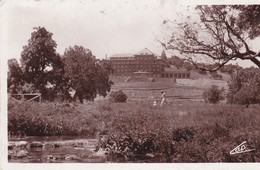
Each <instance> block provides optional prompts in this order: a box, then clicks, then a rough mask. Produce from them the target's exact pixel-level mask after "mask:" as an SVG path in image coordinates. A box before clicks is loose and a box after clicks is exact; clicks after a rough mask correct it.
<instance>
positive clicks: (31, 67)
mask: <svg viewBox="0 0 260 170" xmlns="http://www.w3.org/2000/svg"><path fill="white" fill-rule="evenodd" d="M34 29H35V31H34V32H32V34H31V38H30V39H29V40H28V45H25V46H24V47H23V51H22V53H21V66H20V65H19V63H18V62H17V60H15V59H10V60H9V61H8V66H9V70H8V92H9V93H11V94H17V93H33V92H40V93H41V94H42V97H43V99H44V100H49V101H53V100H71V95H70V90H73V89H74V90H75V91H76V94H75V97H78V98H79V99H80V101H81V102H83V99H86V100H94V98H95V97H96V96H97V95H101V96H106V95H107V92H108V91H110V87H111V84H112V82H111V81H110V80H109V77H108V75H109V73H110V72H112V68H111V66H110V65H108V64H105V63H104V62H102V61H100V60H97V59H96V58H95V56H94V55H92V53H91V51H90V50H89V49H86V48H84V47H82V46H74V47H73V48H72V47H69V48H67V49H66V51H65V53H64V56H63V58H61V57H60V55H59V54H58V53H57V52H56V47H57V44H56V42H55V41H54V40H53V39H52V35H53V34H52V33H51V32H49V31H47V30H46V29H45V28H44V27H37V28H34Z"/></svg>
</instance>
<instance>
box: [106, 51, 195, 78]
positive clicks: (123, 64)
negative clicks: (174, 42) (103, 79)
mask: <svg viewBox="0 0 260 170" xmlns="http://www.w3.org/2000/svg"><path fill="white" fill-rule="evenodd" d="M106 62H107V63H109V64H111V66H112V68H113V70H114V72H113V76H132V75H146V76H148V77H161V78H189V77H190V72H188V71H185V70H179V71H178V70H177V71H173V70H172V69H169V68H167V63H166V61H164V60H162V59H161V58H160V57H159V56H158V55H156V54H154V53H153V52H151V51H150V50H149V49H147V48H145V49H143V50H141V51H140V52H138V53H136V54H114V55H112V56H111V57H110V58H109V59H107V60H106ZM167 70H168V71H167Z"/></svg>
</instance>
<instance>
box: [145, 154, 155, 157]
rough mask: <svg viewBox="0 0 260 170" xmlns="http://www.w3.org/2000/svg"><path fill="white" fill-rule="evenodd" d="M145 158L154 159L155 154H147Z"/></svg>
mask: <svg viewBox="0 0 260 170" xmlns="http://www.w3.org/2000/svg"><path fill="white" fill-rule="evenodd" d="M145 156H147V157H149V158H153V157H154V154H152V153H147V154H146V155H145Z"/></svg>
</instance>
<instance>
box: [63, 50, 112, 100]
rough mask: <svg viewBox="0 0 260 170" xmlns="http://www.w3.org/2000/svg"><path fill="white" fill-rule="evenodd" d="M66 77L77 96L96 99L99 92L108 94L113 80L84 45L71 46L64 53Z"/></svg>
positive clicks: (80, 98) (102, 94)
mask: <svg viewBox="0 0 260 170" xmlns="http://www.w3.org/2000/svg"><path fill="white" fill-rule="evenodd" d="M63 60H64V66H65V67H64V70H65V78H66V79H68V81H69V86H70V87H71V88H72V89H74V90H75V91H76V93H75V96H74V97H75V98H76V97H78V98H79V100H80V102H81V103H83V99H86V100H94V99H95V97H96V96H97V94H99V95H101V96H104V97H105V96H106V95H107V91H110V87H111V84H112V82H111V81H110V80H109V76H108V73H109V72H108V71H107V69H106V68H105V67H104V66H103V64H102V62H101V61H100V60H97V59H96V58H95V56H94V55H92V52H91V51H90V50H89V49H87V48H84V47H82V46H74V47H69V48H67V49H66V50H65V53H64V58H63Z"/></svg>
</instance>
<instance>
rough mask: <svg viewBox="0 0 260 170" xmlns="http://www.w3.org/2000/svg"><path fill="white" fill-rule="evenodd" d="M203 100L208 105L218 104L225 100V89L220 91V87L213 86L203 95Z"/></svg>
mask: <svg viewBox="0 0 260 170" xmlns="http://www.w3.org/2000/svg"><path fill="white" fill-rule="evenodd" d="M203 98H204V101H205V102H206V103H218V102H219V101H221V100H224V99H225V97H224V88H222V89H218V86H216V85H212V86H211V87H210V88H209V89H208V90H206V91H205V92H204V93H203Z"/></svg>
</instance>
